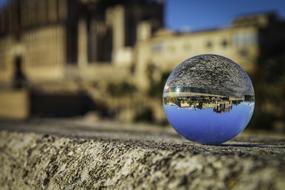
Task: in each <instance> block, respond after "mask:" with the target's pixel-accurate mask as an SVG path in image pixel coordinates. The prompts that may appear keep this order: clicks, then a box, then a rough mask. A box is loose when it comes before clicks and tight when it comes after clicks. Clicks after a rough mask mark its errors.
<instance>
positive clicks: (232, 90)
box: [163, 54, 254, 144]
mask: <svg viewBox="0 0 285 190" xmlns="http://www.w3.org/2000/svg"><path fill="white" fill-rule="evenodd" d="M163 107H164V112H165V114H166V116H167V119H168V121H169V122H170V124H171V125H172V126H173V127H174V128H175V129H176V131H177V132H178V133H179V134H180V135H182V136H184V137H185V138H187V139H189V140H191V141H195V142H199V143H202V144H220V143H223V142H225V141H228V140H230V139H232V138H233V137H235V136H236V135H238V134H239V133H240V132H241V131H243V130H244V128H245V127H246V126H247V124H248V122H249V121H250V119H251V117H252V114H253V110H254V90H253V86H252V83H251V80H250V78H249V76H248V75H247V74H246V72H245V71H244V70H242V68H241V67H240V66H239V65H237V64H236V63H234V62H233V61H232V60H230V59H228V58H225V57H222V56H219V55H211V54H206V55H199V56H195V57H192V58H190V59H187V60H185V61H184V62H182V63H181V64H180V65H178V66H177V67H176V68H175V69H174V70H173V71H172V73H171V74H170V76H169V77H168V79H167V81H166V84H165V87H164V91H163Z"/></svg>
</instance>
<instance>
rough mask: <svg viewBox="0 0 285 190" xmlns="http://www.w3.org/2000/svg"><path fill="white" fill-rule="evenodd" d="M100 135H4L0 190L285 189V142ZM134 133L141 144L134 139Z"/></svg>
mask: <svg viewBox="0 0 285 190" xmlns="http://www.w3.org/2000/svg"><path fill="white" fill-rule="evenodd" d="M21 130H22V131H23V129H21ZM70 131H71V132H72V129H70ZM105 132H106V131H105ZM94 133H96V134H97V135H94V137H91V136H88V137H87V136H77V137H74V136H69V137H63V136H62V135H61V134H59V135H50V134H44V133H39V132H37V133H33V132H30V131H28V130H26V131H25V132H17V131H15V130H14V131H11V130H10V131H7V130H3V129H2V131H0V150H1V152H0V171H1V175H0V186H1V187H2V189H82V188H84V189H102V188H103V189H105V188H107V189H195V190H199V189H236V190H238V189H241V190H244V189H247V190H251V189H258V190H262V189H264V190H265V189H266V190H267V189H272V190H273V189H276V190H279V189H280V190H281V189H282V190H283V189H284V187H285V181H284V176H285V153H284V152H285V150H284V149H285V145H284V139H283V140H282V141H280V140H276V141H274V140H272V139H269V141H270V142H271V143H269V141H267V144H263V143H260V142H259V143H252V142H249V143H245V142H238V141H235V142H231V143H229V144H227V145H223V146H206V145H197V144H193V143H190V142H186V141H183V140H181V139H180V138H178V137H175V136H171V135H170V134H168V133H166V134H161V133H157V134H158V135H160V136H162V137H161V139H158V138H156V137H155V135H154V136H153V139H152V137H149V138H146V140H144V138H138V137H136V135H137V136H140V135H139V134H136V133H135V132H133V133H128V132H123V131H122V134H125V136H124V137H122V136H123V135H122V134H121V135H120V134H119V132H117V131H111V130H109V131H107V134H105V133H102V131H100V130H96V129H94ZM139 133H140V134H141V131H140V132H139ZM118 134H119V135H118ZM130 134H133V137H134V138H128V136H130ZM143 135H145V134H143ZM150 136H151V135H150ZM112 137H114V138H112ZM164 138H167V139H168V140H167V139H165V140H164ZM246 138H247V137H246ZM265 142H266V140H265Z"/></svg>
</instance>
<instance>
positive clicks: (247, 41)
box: [233, 31, 257, 47]
mask: <svg viewBox="0 0 285 190" xmlns="http://www.w3.org/2000/svg"><path fill="white" fill-rule="evenodd" d="M233 41H234V44H235V45H236V46H238V47H241V46H248V45H254V44H256V43H257V36H256V34H255V33H253V32H247V31H244V32H237V33H235V34H234V36H233Z"/></svg>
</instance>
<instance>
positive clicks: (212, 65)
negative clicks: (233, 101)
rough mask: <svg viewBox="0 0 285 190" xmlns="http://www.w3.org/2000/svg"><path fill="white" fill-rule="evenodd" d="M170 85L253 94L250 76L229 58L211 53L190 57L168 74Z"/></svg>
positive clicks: (234, 94)
mask: <svg viewBox="0 0 285 190" xmlns="http://www.w3.org/2000/svg"><path fill="white" fill-rule="evenodd" d="M166 84H167V85H168V86H169V87H192V88H197V89H202V90H206V91H207V92H208V93H213V94H217V95H223V96H234V97H242V96H244V95H251V96H254V90H253V86H252V83H251V80H250V78H249V76H248V75H247V74H246V72H245V71H244V70H243V69H242V68H241V67H240V66H239V65H238V64H236V63H234V62H233V61H232V60H230V59H228V58H226V57H223V56H219V55H213V54H205V55H199V56H195V57H192V58H190V59H187V60H185V61H184V62H182V63H181V64H180V65H178V66H177V67H176V68H175V69H174V70H173V72H172V73H171V74H170V76H169V78H168V80H167V82H166Z"/></svg>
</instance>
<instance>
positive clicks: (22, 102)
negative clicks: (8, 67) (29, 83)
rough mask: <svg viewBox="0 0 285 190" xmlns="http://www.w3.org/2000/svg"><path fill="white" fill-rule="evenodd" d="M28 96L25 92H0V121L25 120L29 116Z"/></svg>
mask: <svg viewBox="0 0 285 190" xmlns="http://www.w3.org/2000/svg"><path fill="white" fill-rule="evenodd" d="M29 101H30V100H29V94H28V92H27V91H25V90H19V91H0V119H1V118H5V119H25V118H27V117H28V116H29V105H30V102H29Z"/></svg>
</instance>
